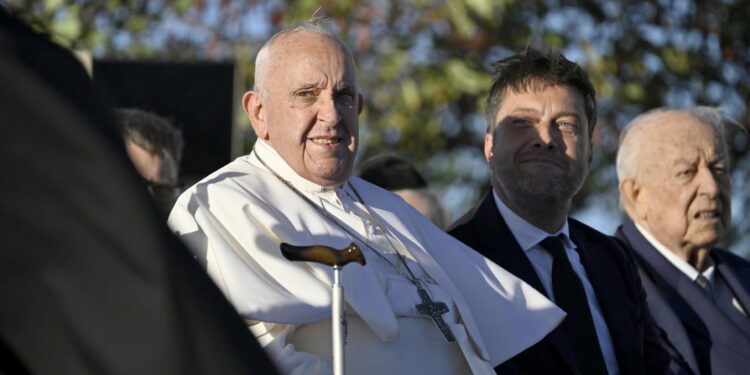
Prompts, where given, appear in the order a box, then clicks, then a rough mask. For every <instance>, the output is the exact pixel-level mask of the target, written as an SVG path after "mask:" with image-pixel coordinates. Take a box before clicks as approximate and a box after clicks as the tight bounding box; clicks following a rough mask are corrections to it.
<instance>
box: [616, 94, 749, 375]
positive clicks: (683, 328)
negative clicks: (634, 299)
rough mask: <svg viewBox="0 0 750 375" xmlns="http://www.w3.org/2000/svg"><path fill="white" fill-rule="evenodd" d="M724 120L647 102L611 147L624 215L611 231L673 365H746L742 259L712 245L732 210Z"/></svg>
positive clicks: (742, 368)
mask: <svg viewBox="0 0 750 375" xmlns="http://www.w3.org/2000/svg"><path fill="white" fill-rule="evenodd" d="M723 124H724V119H723V117H722V114H721V112H720V111H718V110H717V109H715V108H710V107H696V108H692V109H687V110H677V109H664V108H660V109H656V110H652V111H650V112H647V113H645V114H642V115H640V116H638V117H636V118H635V119H634V120H633V121H632V122H631V123H630V124H629V125H628V127H627V128H626V129H625V131H624V132H623V134H622V136H621V140H620V148H619V150H618V153H617V176H618V179H619V188H620V198H621V202H622V206H623V208H624V210H625V212H626V213H627V215H628V217H629V218H630V219H629V220H627V221H625V222H624V223H623V224H622V226H621V227H620V228H619V229H618V230H617V234H616V236H617V237H618V238H620V239H621V240H623V241H624V242H625V243H626V244H627V245H628V246H629V247H630V248H631V249H632V250H633V251H634V253H635V255H636V258H637V260H638V263H639V266H640V276H641V279H642V283H643V286H644V288H645V289H646V292H647V294H648V304H649V307H650V309H651V313H652V314H653V316H654V319H655V320H656V322H657V325H658V326H659V328H660V329H661V331H662V333H663V337H664V338H665V339H666V342H667V344H668V345H667V346H668V349H669V350H670V353H671V355H672V364H671V366H672V369H673V370H674V372H675V373H677V374H703V375H705V374H722V375H725V374H745V373H747V371H748V369H749V368H750V320H749V319H748V316H747V313H748V311H750V262H748V261H746V260H745V259H742V258H740V257H738V256H736V255H733V254H732V253H730V252H728V251H726V250H723V249H719V248H716V245H717V243H718V242H719V241H720V240H721V239H722V237H723V236H724V235H725V234H726V233H727V231H728V230H729V226H730V218H731V183H730V176H729V162H730V160H729V153H728V150H727V143H726V141H725V138H724V127H723Z"/></svg>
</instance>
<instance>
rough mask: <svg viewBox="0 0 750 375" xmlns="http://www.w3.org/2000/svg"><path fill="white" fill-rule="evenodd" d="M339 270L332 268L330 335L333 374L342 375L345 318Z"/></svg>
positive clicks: (342, 287)
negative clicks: (331, 339)
mask: <svg viewBox="0 0 750 375" xmlns="http://www.w3.org/2000/svg"><path fill="white" fill-rule="evenodd" d="M340 273H341V269H340V268H339V266H334V267H333V274H334V284H333V296H332V298H333V300H332V303H331V333H332V338H333V374H334V375H344V374H345V370H344V340H345V339H346V338H345V337H344V336H345V334H346V317H345V316H344V286H343V285H341V282H340Z"/></svg>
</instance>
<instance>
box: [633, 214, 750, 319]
mask: <svg viewBox="0 0 750 375" xmlns="http://www.w3.org/2000/svg"><path fill="white" fill-rule="evenodd" d="M634 224H635V227H636V228H637V229H638V231H639V232H641V235H643V237H644V238H645V239H646V240H647V241H648V242H649V243H650V244H651V246H653V247H654V248H655V249H656V251H658V252H659V253H660V254H661V255H662V256H663V257H664V258H666V259H667V260H668V261H669V263H672V265H673V266H675V268H677V269H678V270H680V272H682V273H683V274H684V275H685V276H687V277H688V279H690V280H691V281H693V282H695V280H696V279H697V278H698V276H703V277H705V278H706V279H707V280H708V283H709V285H710V286H711V292H712V294H713V298H712V299H713V301H714V303H715V304H716V306H717V307H718V308H719V309H720V310H721V311H722V312H724V314H726V315H727V316H728V317H729V319H731V320H732V321H733V322H734V323H735V324H737V325H740V326H741V325H743V324H746V322H747V319H748V318H747V312H746V311H745V310H744V309H743V308H742V305H740V301H739V300H737V297H735V296H734V293H732V289H731V288H729V285H727V283H726V282H725V281H724V279H723V278H721V277H717V276H716V266H715V265H714V264H713V260H712V259H708V260H709V261H710V262H711V265H710V266H708V267H707V268H706V269H705V270H703V272H700V271H698V270H697V269H696V268H695V267H693V265H692V264H690V263H688V262H686V261H685V260H683V259H682V258H680V257H679V256H678V255H677V254H675V253H673V252H672V251H671V250H669V249H668V248H667V247H666V246H664V244H662V243H661V242H659V241H658V240H657V239H656V238H655V237H654V236H652V235H651V233H649V232H648V231H646V230H645V229H644V228H643V227H641V226H640V225H638V223H634ZM709 258H710V254H709Z"/></svg>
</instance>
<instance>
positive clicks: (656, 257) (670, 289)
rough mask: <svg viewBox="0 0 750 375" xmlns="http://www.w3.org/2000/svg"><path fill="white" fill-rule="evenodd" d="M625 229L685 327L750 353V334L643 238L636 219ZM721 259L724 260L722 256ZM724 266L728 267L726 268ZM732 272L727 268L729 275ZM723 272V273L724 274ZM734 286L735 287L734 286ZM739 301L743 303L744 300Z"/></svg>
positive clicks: (731, 349)
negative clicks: (740, 327) (749, 344)
mask: <svg viewBox="0 0 750 375" xmlns="http://www.w3.org/2000/svg"><path fill="white" fill-rule="evenodd" d="M623 233H624V234H625V235H626V236H627V238H628V239H629V240H630V242H631V243H632V245H633V246H632V248H633V250H634V251H635V252H636V254H637V256H638V257H639V258H640V259H641V262H642V267H644V268H647V269H648V271H649V273H650V274H651V277H652V278H654V279H655V280H660V282H659V283H660V284H661V289H662V291H663V296H664V297H665V299H666V300H667V302H668V303H669V305H670V307H671V308H672V309H673V310H674V311H675V313H676V314H677V315H678V316H679V317H680V320H681V321H682V322H683V324H684V326H685V328H686V329H690V330H691V331H692V332H691V333H692V334H697V335H700V336H702V337H703V338H704V339H705V340H707V341H708V342H711V343H712V344H713V345H714V346H722V347H724V348H725V349H726V350H729V351H732V352H735V353H739V354H740V355H741V356H744V357H750V346H748V338H747V336H745V335H744V334H742V335H738V334H737V329H738V327H737V325H736V324H734V322H732V321H731V320H730V319H729V317H727V316H726V314H725V313H724V312H723V311H721V310H720V309H719V308H718V307H717V306H716V304H715V303H713V301H711V300H710V299H708V298H707V297H706V295H705V293H704V292H703V291H702V290H701V289H700V288H699V287H698V286H697V285H695V284H694V283H693V282H692V281H691V280H690V279H689V278H688V277H687V276H685V275H684V274H683V273H682V272H680V271H679V270H678V269H677V268H675V267H674V265H672V264H671V263H670V262H669V261H668V260H667V259H666V258H664V256H662V255H661V254H660V253H659V252H658V251H657V250H656V249H655V248H654V247H653V246H652V245H651V244H650V243H649V242H648V241H647V240H646V239H645V238H643V236H642V235H641V234H640V232H638V229H637V228H636V227H635V225H634V224H633V223H631V222H627V223H625V224H623ZM719 263H722V262H721V259H720V261H719ZM724 267H726V265H724V266H721V268H719V270H720V271H719V272H721V269H722V268H724ZM724 270H725V271H726V269H725V268H724ZM731 273H732V272H724V274H727V275H729V274H731ZM724 274H722V277H723V276H724ZM725 279H726V278H725ZM729 280H732V281H729ZM735 281H737V282H741V281H739V280H736V279H733V278H732V276H729V278H728V280H727V282H728V283H730V287H732V285H733V284H734V285H737V284H735ZM732 288H733V289H734V287H732ZM745 295H746V294H745ZM742 298H746V297H742ZM740 302H741V303H742V301H740ZM712 350H715V349H712Z"/></svg>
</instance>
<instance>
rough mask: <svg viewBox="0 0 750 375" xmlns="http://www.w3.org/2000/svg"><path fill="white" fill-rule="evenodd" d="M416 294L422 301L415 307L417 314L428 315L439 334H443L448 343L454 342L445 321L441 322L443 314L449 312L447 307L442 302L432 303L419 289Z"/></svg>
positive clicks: (423, 291)
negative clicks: (438, 329)
mask: <svg viewBox="0 0 750 375" xmlns="http://www.w3.org/2000/svg"><path fill="white" fill-rule="evenodd" d="M417 294H419V298H420V299H422V303H420V304H418V305H417V306H416V307H417V312H418V313H420V314H423V315H429V316H430V318H432V320H434V321H435V324H437V326H438V328H440V332H443V335H444V336H445V339H446V340H448V341H450V342H454V341H456V338H455V337H453V332H452V331H451V327H448V325H447V324H445V320H443V314H445V313H447V312H448V311H450V309H448V306H447V305H446V304H445V303H443V302H440V301H433V300H432V299H431V298H430V295H429V294H427V291H426V290H424V289H422V288H421V287H417Z"/></svg>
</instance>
